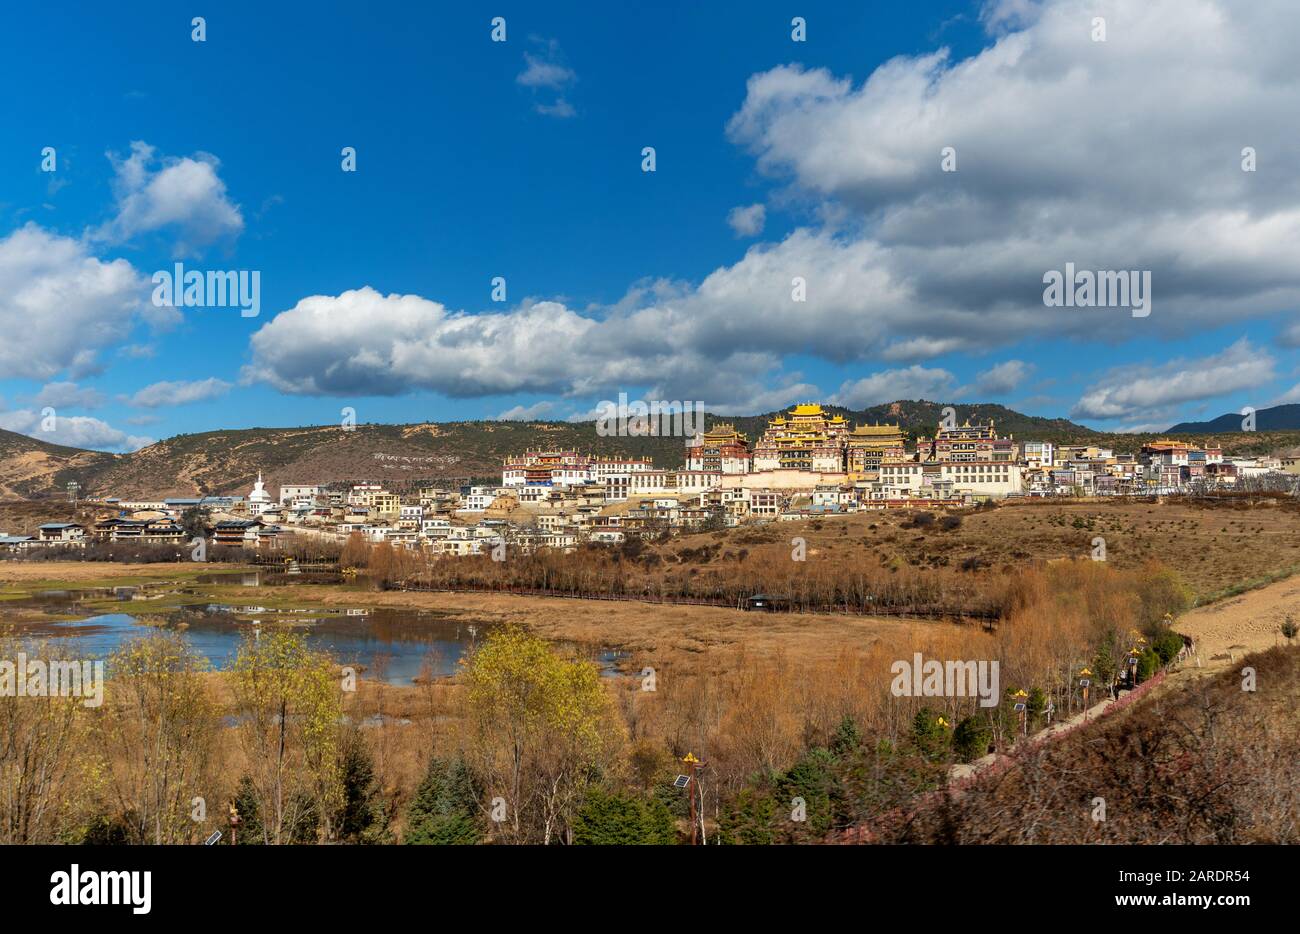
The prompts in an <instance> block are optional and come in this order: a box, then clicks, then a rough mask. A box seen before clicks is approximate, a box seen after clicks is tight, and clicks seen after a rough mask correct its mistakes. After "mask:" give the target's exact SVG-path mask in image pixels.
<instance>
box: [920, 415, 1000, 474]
mask: <svg viewBox="0 0 1300 934" xmlns="http://www.w3.org/2000/svg"><path fill="white" fill-rule="evenodd" d="M916 451H917V454H918V456H919V458H920V459H921V460H923V461H983V462H988V463H1000V464H1002V463H1010V462H1011V461H1014V460H1016V459H1017V456H1018V453H1019V452H1018V451H1017V448H1016V442H1015V438H1014V437H1013V436H1008V437H1005V438H1000V437H998V433H997V430H996V429H995V428H994V426H993V420H992V419H989V423H988V424H987V425H981V424H975V425H972V424H971V423H970V422H969V421H967V422H965V423H964V424H962V425H960V426H954V427H952V428H944V427H943V426H942V425H941V426H939V429H938V431H937V432H935V436H934V437H933V438H917V439H916Z"/></svg>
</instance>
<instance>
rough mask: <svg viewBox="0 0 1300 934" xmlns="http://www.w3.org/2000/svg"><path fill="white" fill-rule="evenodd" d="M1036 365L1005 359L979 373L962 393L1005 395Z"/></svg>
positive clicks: (1021, 381)
mask: <svg viewBox="0 0 1300 934" xmlns="http://www.w3.org/2000/svg"><path fill="white" fill-rule="evenodd" d="M1035 369H1036V367H1035V366H1034V365H1033V364H1032V363H1026V362H1025V361H1023V360H1006V361H1003V362H1002V363H998V364H995V365H994V366H991V367H989V368H988V369H987V370H984V371H983V372H982V373H979V374H978V375H976V377H975V383H974V384H973V385H972V386H971V387H970V388H969V389H968V390H964V391H963V393H962V394H963V395H976V396H1005V395H1006V394H1007V393H1010V392H1014V391H1015V390H1016V389H1017V388H1019V386H1020V384H1021V383H1023V382H1024V381H1025V380H1026V379H1028V378H1029V376H1030V374H1032V373H1033V372H1034V370H1035Z"/></svg>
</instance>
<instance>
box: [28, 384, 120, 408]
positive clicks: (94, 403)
mask: <svg viewBox="0 0 1300 934" xmlns="http://www.w3.org/2000/svg"><path fill="white" fill-rule="evenodd" d="M105 401H106V398H105V396H104V394H103V393H102V392H100V391H99V390H98V389H91V388H90V387H88V386H79V385H77V384H76V383H73V382H68V381H63V382H57V383H46V384H45V385H44V386H42V387H41V390H40V392H38V393H37V394H36V395H35V396H33V397H32V399H31V402H32V404H33V405H35V406H38V407H41V408H44V407H45V406H47V405H48V406H53V407H54V408H56V409H61V408H78V409H96V408H99V407H100V406H101V405H103V404H104V402H105Z"/></svg>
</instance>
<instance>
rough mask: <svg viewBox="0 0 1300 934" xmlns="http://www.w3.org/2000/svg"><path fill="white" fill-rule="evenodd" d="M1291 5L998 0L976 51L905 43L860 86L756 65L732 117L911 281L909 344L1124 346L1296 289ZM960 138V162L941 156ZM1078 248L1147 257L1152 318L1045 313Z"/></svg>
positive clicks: (1113, 261) (1298, 151)
mask: <svg viewBox="0 0 1300 934" xmlns="http://www.w3.org/2000/svg"><path fill="white" fill-rule="evenodd" d="M1287 9H1288V8H1287V5H1286V4H1285V3H1283V2H1279V0H1274V2H1263V3H1258V4H1251V5H1250V6H1249V9H1248V10H1241V9H1239V8H1238V7H1237V6H1236V5H1232V6H1231V7H1230V6H1229V5H1228V4H1227V3H1226V2H1225V0H1186V2H1183V0H1153V2H1146V0H1108V2H1100V3H1097V2H1093V0H1054V2H1047V3H1044V4H1041V5H1038V6H1032V7H1031V6H1029V5H1027V4H1023V3H1000V4H995V5H993V6H992V7H990V8H989V13H988V16H987V17H986V23H987V24H988V25H989V26H990V28H991V29H992V30H993V31H994V32H995V33H1000V34H999V35H998V36H997V38H996V39H995V41H994V42H993V44H992V45H991V46H989V47H988V48H987V49H985V50H984V51H982V52H980V53H979V54H977V55H975V56H973V57H971V58H969V59H965V60H962V61H953V60H952V58H951V56H950V55H949V53H948V51H947V50H945V49H939V50H934V51H932V52H929V53H927V54H923V55H917V56H902V57H899V58H895V59H893V60H891V61H889V62H886V63H885V64H884V65H881V66H880V67H879V68H877V69H876V70H875V71H874V72H873V73H872V74H871V75H870V76H869V77H868V78H867V79H866V80H865V81H864V82H862V83H861V84H856V85H855V84H854V83H853V82H852V81H850V80H849V79H847V78H843V77H838V76H835V75H833V74H831V73H830V72H828V71H826V70H824V69H818V70H807V69H804V68H801V67H799V66H781V67H778V68H774V69H772V70H770V71H767V72H763V73H761V74H758V75H755V76H753V77H752V78H751V79H750V81H749V85H748V89H747V94H746V97H745V101H744V103H743V104H742V106H741V108H740V110H739V111H738V112H737V113H736V115H735V116H734V117H733V118H732V120H731V122H730V124H729V127H728V131H729V134H730V136H731V138H732V139H733V140H734V141H735V142H737V143H738V144H740V145H743V146H745V147H747V148H748V149H750V151H752V152H753V153H754V155H755V157H756V158H757V160H758V165H759V168H760V170H761V171H763V172H766V173H768V174H770V175H771V176H773V177H776V178H779V179H784V180H786V181H787V182H788V183H789V185H790V188H791V190H792V193H793V194H795V195H797V196H803V197H805V198H808V199H809V200H813V201H818V200H823V201H834V202H836V203H839V204H841V205H843V206H845V207H847V208H848V209H849V210H850V211H851V216H853V217H856V218H858V219H859V220H860V222H861V225H862V226H861V233H860V234H859V236H861V238H862V239H863V241H864V242H866V243H870V244H873V245H875V247H876V248H877V249H876V250H875V251H874V255H873V256H872V260H871V263H872V268H873V269H874V270H875V271H876V272H877V273H878V274H879V275H880V276H881V277H882V278H885V279H887V280H888V281H890V282H895V283H900V284H906V288H907V298H908V302H909V305H910V307H911V308H912V309H913V310H914V311H915V314H916V317H915V320H914V321H913V322H912V323H911V325H910V326H909V325H907V324H903V323H901V322H895V323H894V329H895V330H897V331H900V332H901V333H902V336H903V337H904V338H908V337H920V338H928V339H942V338H959V339H961V340H962V341H963V342H964V343H965V344H967V346H974V345H979V344H983V343H987V342H988V341H989V340H992V341H993V342H1006V341H1009V340H1011V339H1013V338H1014V337H1015V336H1018V335H1023V334H1024V333H1026V331H1029V332H1039V333H1042V332H1046V331H1051V332H1055V333H1065V334H1075V335H1078V334H1083V333H1086V332H1088V331H1093V330H1096V329H1097V328H1098V325H1099V324H1101V323H1102V322H1113V323H1114V324H1115V325H1116V326H1115V327H1114V328H1113V329H1110V331H1109V333H1108V334H1107V336H1108V337H1109V338H1111V339H1114V340H1124V339H1126V338H1127V337H1130V336H1134V335H1139V334H1142V335H1144V334H1148V333H1149V332H1150V329H1151V328H1153V327H1154V328H1162V329H1167V330H1169V331H1175V330H1179V329H1185V328H1187V327H1189V326H1195V325H1196V324H1199V323H1204V322H1209V321H1219V320H1221V318H1222V316H1223V315H1225V314H1228V315H1236V316H1246V315H1264V314H1274V313H1277V312H1278V311H1280V310H1283V309H1289V308H1293V307H1295V304H1296V300H1297V298H1300V270H1297V269H1296V268H1295V267H1294V264H1293V263H1290V262H1289V261H1288V260H1287V257H1288V256H1294V255H1295V253H1296V250H1297V248H1300V172H1298V171H1297V170H1300V148H1297V147H1296V145H1295V144H1294V142H1293V141H1292V140H1290V139H1289V138H1288V137H1287V131H1286V130H1285V129H1284V125H1285V121H1279V120H1278V119H1277V116H1278V115H1279V114H1281V113H1290V112H1294V109H1295V108H1296V107H1297V106H1300V82H1297V81H1296V80H1295V79H1296V77H1297V76H1298V75H1300V63H1298V62H1297V60H1296V59H1295V57H1294V55H1293V54H1292V51H1291V50H1292V48H1293V47H1294V44H1295V42H1296V40H1297V39H1300V21H1297V20H1296V18H1295V17H1294V16H1292V15H1290V14H1289V13H1288V12H1287ZM1096 15H1102V16H1106V17H1108V21H1109V22H1110V23H1111V24H1112V30H1111V36H1110V41H1108V42H1106V43H1099V42H1093V41H1091V38H1090V35H1089V33H1090V28H1089V24H1090V22H1091V18H1092V17H1093V16H1096ZM1117 23H1122V30H1121V29H1120V28H1119V27H1118V26H1116V25H1115V24H1117ZM1010 27H1017V28H1016V31H1010V32H1005V33H1002V30H1003V29H1006V28H1010ZM1134 89H1141V93H1134ZM1157 100H1158V101H1160V102H1161V103H1160V104H1159V105H1156V104H1155V103H1154V102H1155V101H1157ZM1135 127H1141V137H1142V140H1143V145H1142V146H1138V147H1135V146H1134V145H1133V139H1134V137H1133V133H1134V128H1135ZM1247 145H1250V146H1254V147H1255V148H1256V149H1257V151H1258V152H1261V153H1263V152H1268V153H1269V154H1270V156H1271V158H1272V159H1273V160H1275V162H1274V165H1273V167H1272V169H1273V170H1271V171H1270V172H1269V174H1268V175H1267V176H1265V175H1264V174H1263V173H1262V172H1260V173H1249V172H1243V171H1241V165H1240V163H1241V154H1240V150H1241V149H1242V147H1244V146H1247ZM948 146H951V147H953V149H954V150H955V151H956V157H957V171H955V172H943V171H941V164H940V163H941V160H940V153H941V150H943V149H944V147H948ZM1098 166H1105V171H1104V173H1103V176H1100V177H1099V175H1098V172H1097V167H1098ZM864 252H865V251H864ZM1066 262H1074V263H1075V265H1076V267H1078V268H1081V269H1083V268H1091V269H1146V270H1152V272H1153V281H1154V288H1155V293H1156V297H1155V306H1154V311H1153V314H1152V317H1151V319H1150V320H1149V321H1134V320H1129V321H1121V318H1122V317H1123V312H1121V311H1118V310H1100V309H1096V310H1088V311H1084V310H1082V309H1060V308H1052V309H1048V308H1044V307H1043V304H1042V299H1041V297H1042V285H1041V276H1042V274H1043V273H1044V272H1045V271H1047V270H1049V269H1060V268H1063V266H1064V264H1065V263H1066ZM812 287H813V282H812V280H810V283H809V288H810V292H811V290H812ZM909 331H911V332H913V333H911V334H909V333H907V332H909Z"/></svg>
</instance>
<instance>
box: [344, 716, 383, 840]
mask: <svg viewBox="0 0 1300 934" xmlns="http://www.w3.org/2000/svg"><path fill="white" fill-rule="evenodd" d="M335 826H336V827H337V832H338V838H339V839H340V840H341V841H344V842H347V843H386V842H388V837H389V835H388V812H387V808H386V807H385V804H384V800H383V796H382V795H381V794H380V791H379V783H378V782H377V781H376V779H375V766H374V759H373V758H372V757H371V755H370V750H369V749H367V748H366V744H365V740H364V738H363V737H362V736H361V733H360V731H359V730H353V731H351V732H350V733H349V735H348V737H347V742H346V744H345V748H344V750H343V806H342V807H341V808H340V810H339V814H338V816H337V818H336V823H335Z"/></svg>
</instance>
